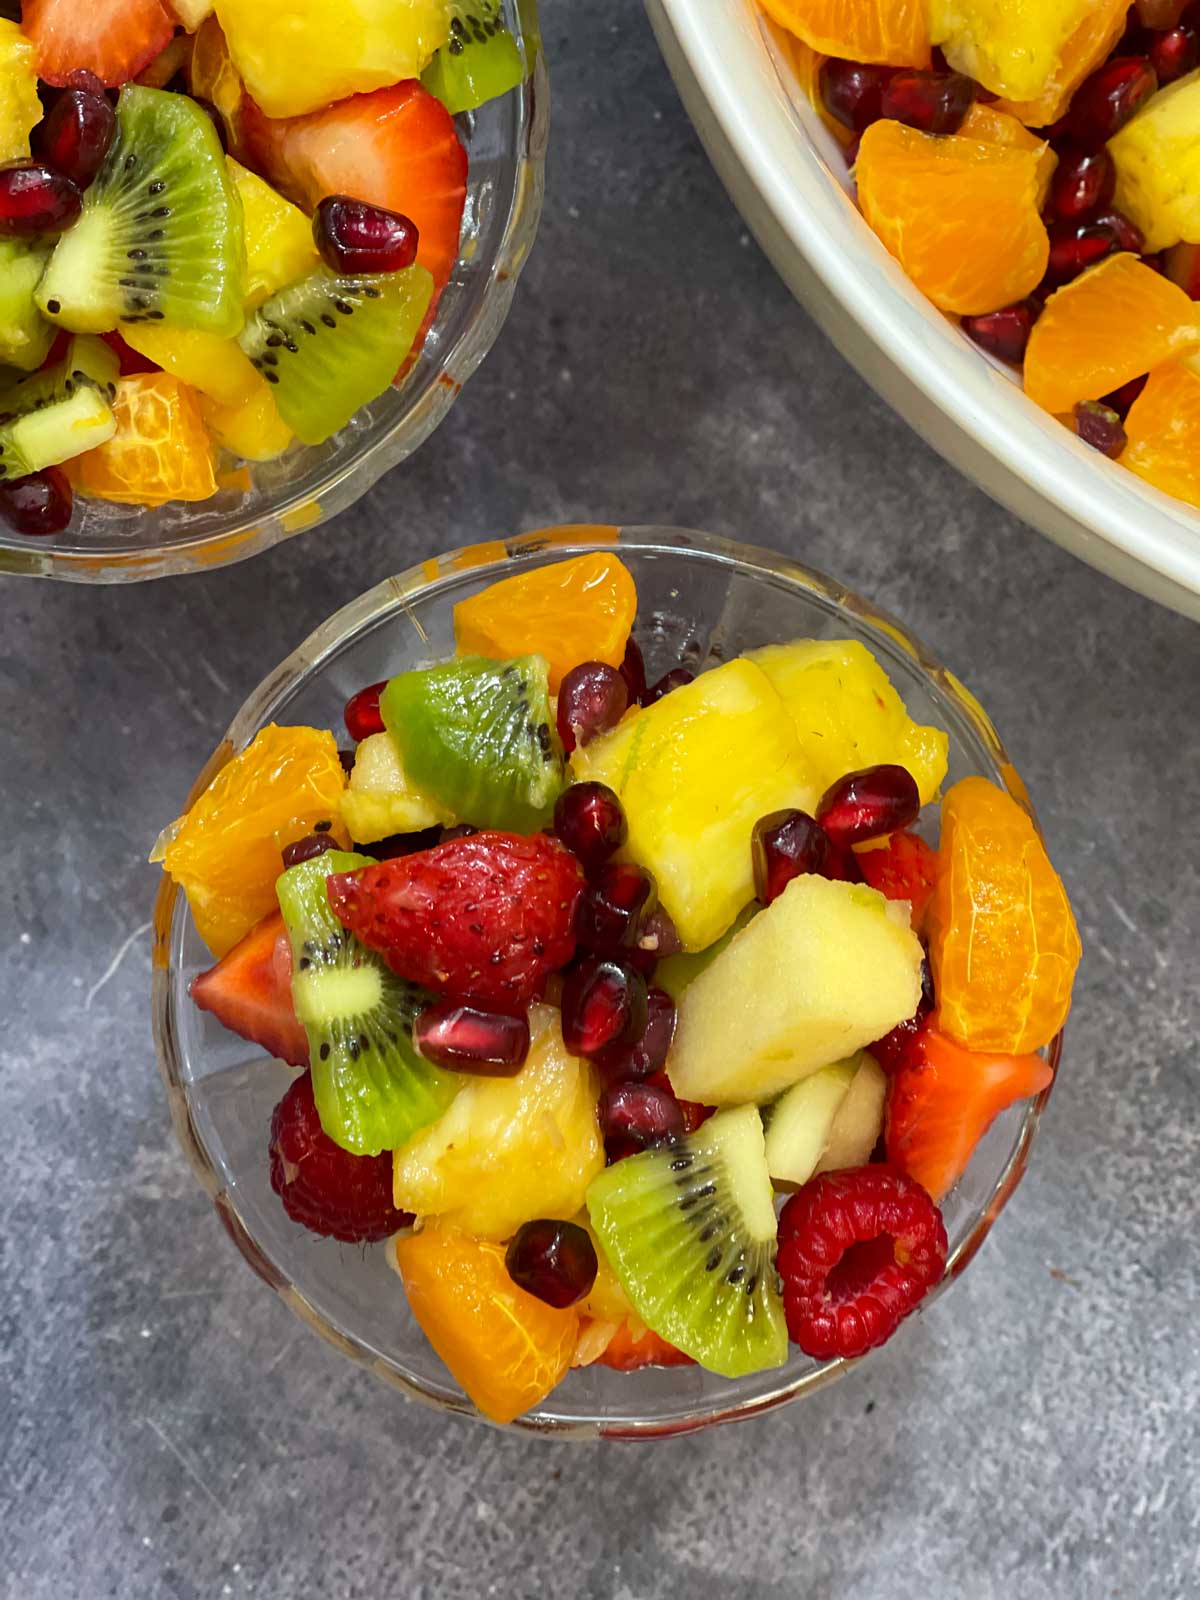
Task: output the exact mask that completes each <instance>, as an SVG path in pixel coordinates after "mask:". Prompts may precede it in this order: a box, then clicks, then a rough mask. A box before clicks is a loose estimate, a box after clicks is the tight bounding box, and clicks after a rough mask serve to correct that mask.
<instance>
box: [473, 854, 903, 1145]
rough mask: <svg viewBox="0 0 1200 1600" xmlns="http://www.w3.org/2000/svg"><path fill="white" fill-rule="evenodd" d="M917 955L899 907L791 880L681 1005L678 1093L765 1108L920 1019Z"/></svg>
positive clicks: (674, 1061) (876, 897) (675, 1058)
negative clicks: (897, 1028)
mask: <svg viewBox="0 0 1200 1600" xmlns="http://www.w3.org/2000/svg"><path fill="white" fill-rule="evenodd" d="M923 955H924V951H923V950H922V949H921V941H920V940H919V939H918V938H917V936H916V934H915V933H914V932H913V931H912V928H911V927H910V926H909V916H908V903H907V902H906V901H904V900H885V899H884V897H883V896H882V895H881V894H877V893H876V891H875V890H874V889H868V888H866V887H865V886H864V885H862V884H851V883H834V882H831V881H830V880H829V879H827V878H818V877H815V876H806V877H802V878H794V879H793V880H792V882H791V883H789V884H788V886H787V888H786V889H785V890H784V892H783V893H782V894H781V895H780V897H779V899H778V900H775V901H772V903H771V904H770V905H769V906H768V907H767V908H766V910H765V911H760V912H759V914H758V916H757V917H755V918H754V920H753V922H751V923H750V924H749V926H748V927H746V928H743V930H742V932H741V933H739V934H738V936H737V937H736V938H735V939H734V940H733V942H732V943H731V944H730V945H729V947H728V949H726V950H725V951H723V952H722V954H721V955H720V956H718V957H717V959H716V960H715V961H714V962H713V963H712V965H711V966H710V967H709V968H708V969H707V970H706V971H705V972H702V973H701V974H700V976H699V977H698V978H697V979H695V981H694V982H693V983H691V984H689V985H688V987H687V989H686V990H685V991H684V993H683V995H682V997H681V998H680V1001H679V1021H678V1025H677V1027H676V1031H675V1041H674V1044H673V1046H672V1048H671V1056H670V1061H669V1063H668V1067H667V1071H668V1074H669V1075H670V1079H671V1084H672V1086H673V1088H674V1089H675V1092H676V1094H677V1095H679V1097H680V1098H681V1099H683V1100H699V1101H700V1102H701V1103H702V1104H704V1105H710V1106H711V1105H717V1106H721V1105H738V1104H740V1103H742V1102H743V1101H748V1100H753V1101H758V1102H760V1103H761V1102H763V1101H766V1100H770V1099H772V1098H773V1097H774V1096H775V1095H777V1094H781V1093H782V1092H783V1091H784V1090H785V1089H787V1088H790V1087H791V1085H792V1084H793V1083H798V1082H799V1081H800V1079H801V1078H805V1077H807V1076H808V1075H809V1073H812V1072H819V1071H820V1070H821V1068H822V1067H828V1066H832V1064H833V1063H834V1062H835V1061H843V1060H845V1058H846V1057H847V1056H850V1055H853V1054H854V1052H855V1051H856V1050H861V1049H862V1048H863V1046H864V1045H867V1044H870V1043H871V1041H872V1040H874V1039H879V1038H882V1036H883V1035H884V1034H885V1033H887V1032H889V1031H890V1030H891V1029H892V1028H894V1027H895V1026H896V1024H897V1023H898V1022H903V1021H904V1019H905V1018H906V1017H911V1016H912V1014H913V1012H914V1011H916V1009H917V1003H918V1001H919V1000H920V998H921V960H922V957H923ZM448 1114H450V1115H452V1114H453V1108H451V1112H450V1113H448Z"/></svg>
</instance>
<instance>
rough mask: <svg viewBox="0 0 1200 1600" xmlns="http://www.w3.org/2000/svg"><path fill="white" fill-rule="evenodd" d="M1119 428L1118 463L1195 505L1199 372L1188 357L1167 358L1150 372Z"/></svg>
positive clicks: (1199, 481) (1199, 467)
mask: <svg viewBox="0 0 1200 1600" xmlns="http://www.w3.org/2000/svg"><path fill="white" fill-rule="evenodd" d="M1193 359H1194V358H1193ZM1125 433H1126V437H1127V438H1128V441H1129V442H1128V444H1127V445H1126V447H1125V452H1124V454H1123V455H1122V456H1121V465H1122V466H1123V467H1128V468H1129V470H1130V471H1131V472H1136V473H1137V475H1138V477H1139V478H1144V479H1145V480H1146V482H1147V483H1152V484H1153V485H1154V487H1155V488H1156V489H1161V490H1163V492H1164V493H1165V494H1174V495H1178V496H1179V498H1180V499H1181V500H1186V501H1188V502H1189V504H1191V505H1194V506H1200V373H1198V372H1197V371H1196V369H1195V367H1194V366H1193V365H1191V364H1190V362H1189V361H1170V362H1168V363H1167V365H1166V366H1164V367H1159V368H1158V369H1157V371H1155V372H1152V373H1151V374H1150V378H1149V381H1148V382H1147V384H1146V387H1145V388H1144V389H1143V390H1142V392H1141V394H1140V395H1138V397H1137V399H1136V400H1135V401H1134V402H1133V405H1132V406H1131V407H1130V409H1129V415H1128V416H1127V417H1126V418H1125Z"/></svg>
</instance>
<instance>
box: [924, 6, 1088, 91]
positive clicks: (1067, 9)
mask: <svg viewBox="0 0 1200 1600" xmlns="http://www.w3.org/2000/svg"><path fill="white" fill-rule="evenodd" d="M1095 6H1096V0H931V4H930V7H929V24H930V37H931V39H932V41H933V43H934V44H937V45H941V47H942V51H943V53H944V54H945V57H946V60H947V61H949V63H950V65H951V66H952V67H954V68H955V70H956V71H958V72H965V73H967V74H968V76H969V77H972V78H974V79H975V80H976V81H977V82H978V83H981V84H983V86H984V88H985V89H990V90H991V91H992V92H993V93H994V94H999V95H1004V96H1006V97H1007V98H1008V99H1010V100H1037V99H1038V98H1039V97H1040V96H1041V95H1042V94H1044V93H1045V92H1046V90H1047V89H1048V88H1049V87H1050V86H1051V84H1052V82H1053V80H1054V76H1055V73H1056V72H1057V71H1058V69H1059V66H1060V64H1061V62H1062V58H1063V54H1064V51H1065V50H1066V46H1067V43H1068V41H1069V40H1070V39H1071V37H1072V36H1073V34H1074V33H1075V30H1076V29H1077V28H1078V27H1079V25H1080V23H1081V22H1082V21H1083V20H1084V19H1085V18H1086V17H1087V15H1088V13H1089V12H1091V11H1093V10H1094V9H1095Z"/></svg>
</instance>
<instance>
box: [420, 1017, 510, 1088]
mask: <svg viewBox="0 0 1200 1600" xmlns="http://www.w3.org/2000/svg"><path fill="white" fill-rule="evenodd" d="M413 1043H414V1044H415V1045H416V1047H417V1049H418V1050H419V1051H420V1052H421V1054H422V1055H423V1056H424V1057H425V1059H426V1060H427V1061H432V1062H433V1063H434V1064H435V1065H436V1066H439V1067H450V1068H452V1069H453V1070H454V1071H455V1072H474V1073H477V1074H479V1075H480V1076H484V1077H489V1078H511V1077H514V1076H515V1075H516V1074H517V1073H518V1072H520V1070H521V1068H522V1067H523V1066H524V1065H525V1058H526V1056H528V1054H529V1018H528V1017H527V1016H526V1015H525V1013H524V1012H522V1013H521V1014H520V1016H516V1017H510V1016H507V1015H505V1014H504V1013H502V1012H498V1011H480V1010H479V1009H478V1008H477V1007H476V1006H462V1005H458V1004H457V1003H456V1002H455V1001H453V1000H441V1001H439V1002H438V1003H437V1004H436V1005H432V1006H426V1008H425V1010H424V1011H422V1012H421V1014H420V1016H419V1017H418V1018H417V1020H416V1022H415V1023H414V1024H413Z"/></svg>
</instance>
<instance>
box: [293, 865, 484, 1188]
mask: <svg viewBox="0 0 1200 1600" xmlns="http://www.w3.org/2000/svg"><path fill="white" fill-rule="evenodd" d="M370 865H371V857H370V856H361V855H354V854H352V853H351V852H349V851H346V850H327V851H326V852H325V854H324V855H321V856H317V857H315V858H314V859H313V860H311V861H303V862H301V863H300V865H299V866H296V867H289V868H288V870H287V871H286V872H285V873H283V875H282V876H281V877H280V878H279V880H278V882H277V883H276V886H275V887H276V892H277V894H278V896H279V907H280V910H281V911H282V912H283V921H284V926H285V927H286V928H287V931H288V937H289V939H290V940H291V943H292V1000H293V1003H294V1005H295V1007H296V1015H297V1017H298V1018H299V1019H300V1022H301V1024H302V1025H303V1028H304V1031H305V1033H306V1034H307V1035H308V1051H309V1061H310V1063H311V1068H312V1080H313V1098H314V1099H315V1101H316V1104H317V1115H318V1116H319V1117H320V1119H321V1126H322V1128H324V1130H325V1132H326V1133H327V1134H328V1135H329V1137H330V1138H331V1139H332V1140H333V1141H334V1143H335V1144H340V1145H341V1147H342V1149H343V1150H351V1151H353V1152H354V1154H355V1155H366V1156H375V1155H378V1154H379V1153H380V1151H381V1150H396V1149H399V1147H400V1146H401V1145H403V1144H406V1143H407V1142H408V1140H409V1139H411V1138H412V1136H413V1134H414V1133H416V1132H417V1131H418V1130H419V1129H421V1128H424V1127H425V1126H426V1125H427V1124H428V1123H430V1122H434V1121H436V1120H437V1118H438V1117H440V1116H441V1114H442V1112H443V1111H445V1109H446V1107H447V1106H448V1105H449V1104H450V1102H451V1101H452V1100H453V1099H454V1096H455V1095H456V1094H457V1093H458V1091H459V1088H460V1087H461V1086H462V1083H463V1079H462V1078H461V1077H459V1076H458V1075H457V1074H456V1073H453V1072H445V1071H443V1070H442V1068H441V1067H435V1066H434V1065H433V1064H432V1063H431V1062H429V1061H426V1060H425V1058H424V1056H422V1055H420V1054H419V1053H418V1051H417V1049H416V1047H415V1046H414V1044H413V1042H412V1025H413V1020H414V1018H415V1017H416V1015H417V1013H418V1012H419V1011H420V1010H421V1009H422V1008H423V1007H424V1006H426V1005H427V1004H429V1002H430V1000H431V999H432V996H431V995H429V994H427V993H426V992H425V991H424V990H422V989H418V988H416V987H415V986H414V985H413V984H410V983H405V982H404V980H403V979H402V978H398V977H397V976H396V975H395V973H393V972H390V971H389V970H388V968H387V967H386V966H384V964H383V962H382V961H381V960H380V958H379V957H378V956H377V955H376V954H375V953H374V951H372V950H368V949H367V948H366V946H365V945H362V944H360V943H359V942H358V940H357V939H356V938H355V937H354V936H353V934H351V933H348V932H347V931H346V929H345V928H343V927H342V925H341V923H340V922H339V921H338V919H337V918H336V917H335V916H334V914H333V911H332V910H331V909H330V905H329V898H328V895H327V894H326V892H325V880H326V878H327V877H329V876H330V874H332V873H334V872H353V871H354V870H355V868H357V867H366V866H370Z"/></svg>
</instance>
